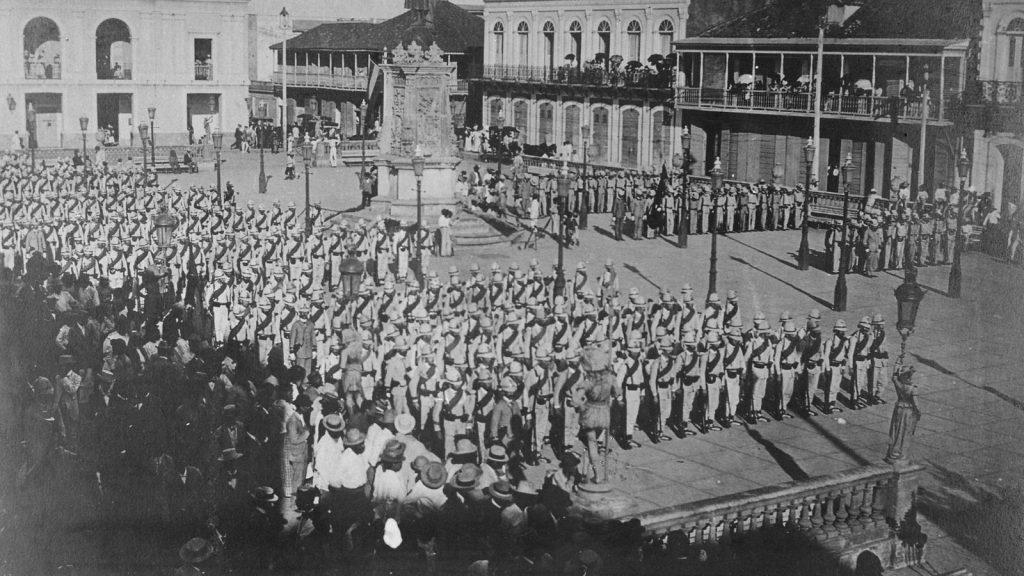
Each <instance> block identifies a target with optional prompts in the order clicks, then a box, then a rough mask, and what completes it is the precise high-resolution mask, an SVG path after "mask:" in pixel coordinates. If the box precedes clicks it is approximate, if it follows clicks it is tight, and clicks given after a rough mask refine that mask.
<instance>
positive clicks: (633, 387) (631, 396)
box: [615, 330, 648, 450]
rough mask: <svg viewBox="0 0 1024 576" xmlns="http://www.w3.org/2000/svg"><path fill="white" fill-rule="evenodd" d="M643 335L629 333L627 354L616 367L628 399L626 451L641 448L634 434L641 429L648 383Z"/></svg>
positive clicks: (618, 377)
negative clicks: (644, 390) (642, 406)
mask: <svg viewBox="0 0 1024 576" xmlns="http://www.w3.org/2000/svg"><path fill="white" fill-rule="evenodd" d="M642 338H643V337H642V335H641V334H640V332H639V331H636V330H634V331H632V332H630V333H629V338H628V340H627V342H626V352H625V355H624V356H623V357H621V358H620V359H619V361H618V362H617V363H616V367H615V375H616V378H617V379H618V381H619V386H620V388H621V389H622V390H624V391H625V397H626V438H625V444H626V447H625V448H626V449H627V450H628V449H630V448H633V447H639V446H640V443H639V442H637V441H635V440H633V432H634V431H635V430H638V429H639V426H638V424H637V416H638V415H639V414H640V399H641V398H642V397H643V394H642V391H643V386H644V385H645V384H646V383H647V380H648V376H647V365H646V362H644V360H643V358H641V354H640V352H641V349H642V347H643V341H642Z"/></svg>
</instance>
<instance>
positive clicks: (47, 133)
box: [25, 92, 64, 148]
mask: <svg viewBox="0 0 1024 576" xmlns="http://www.w3.org/2000/svg"><path fill="white" fill-rule="evenodd" d="M29 109H32V110H34V111H35V113H36V124H35V126H30V125H29V124H30V123H29V119H28V117H27V116H28V115H27V111H28V110H29ZM25 111H26V118H25V133H26V134H32V132H33V130H34V132H35V145H36V147H37V148H58V147H60V146H61V127H62V126H63V125H64V119H63V108H62V98H61V95H60V94H55V93H49V92H35V93H28V94H25Z"/></svg>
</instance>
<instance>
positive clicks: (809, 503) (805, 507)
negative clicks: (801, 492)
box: [797, 498, 814, 532]
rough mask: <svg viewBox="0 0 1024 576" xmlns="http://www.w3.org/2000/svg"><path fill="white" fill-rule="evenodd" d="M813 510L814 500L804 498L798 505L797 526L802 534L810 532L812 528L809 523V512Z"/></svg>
mask: <svg viewBox="0 0 1024 576" xmlns="http://www.w3.org/2000/svg"><path fill="white" fill-rule="evenodd" d="M813 508H814V498H804V499H803V502H802V503H801V505H800V521H799V522H798V523H797V525H798V526H799V527H800V529H801V530H803V531H804V532H808V531H810V529H811V528H812V527H813V526H814V525H813V524H812V523H811V511H812V509H813Z"/></svg>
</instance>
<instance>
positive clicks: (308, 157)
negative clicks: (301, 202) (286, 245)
mask: <svg viewBox="0 0 1024 576" xmlns="http://www.w3.org/2000/svg"><path fill="white" fill-rule="evenodd" d="M312 161H313V144H312V143H311V142H306V143H305V144H303V145H302V163H303V164H304V165H305V166H306V236H309V235H310V234H312V233H313V220H312V219H310V217H309V164H310V163H311V162H312Z"/></svg>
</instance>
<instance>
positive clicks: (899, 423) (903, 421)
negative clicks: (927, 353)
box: [885, 365, 921, 464]
mask: <svg viewBox="0 0 1024 576" xmlns="http://www.w3.org/2000/svg"><path fill="white" fill-rule="evenodd" d="M913 378H914V367H913V366H902V365H901V366H899V367H897V369H896V373H895V374H894V375H893V377H892V384H893V388H894V389H895V390H896V397H897V401H896V405H895V406H893V409H892V421H891V422H890V424H889V451H888V453H887V454H886V455H885V461H886V462H889V463H891V464H895V463H897V462H905V461H906V460H907V448H908V447H909V441H908V439H907V437H908V436H913V434H914V430H915V429H916V428H917V421H918V420H920V419H921V411H920V410H919V409H918V408H917V402H915V400H914V392H915V391H916V389H917V386H915V385H914V382H913Z"/></svg>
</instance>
